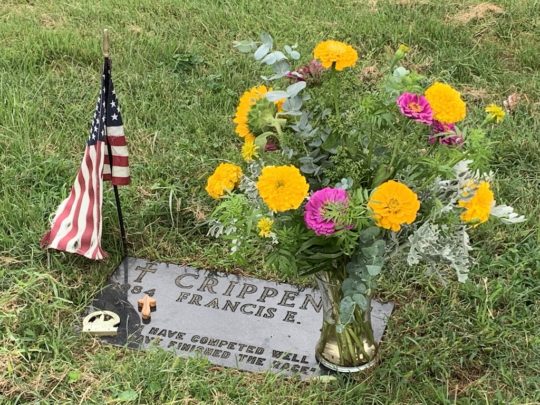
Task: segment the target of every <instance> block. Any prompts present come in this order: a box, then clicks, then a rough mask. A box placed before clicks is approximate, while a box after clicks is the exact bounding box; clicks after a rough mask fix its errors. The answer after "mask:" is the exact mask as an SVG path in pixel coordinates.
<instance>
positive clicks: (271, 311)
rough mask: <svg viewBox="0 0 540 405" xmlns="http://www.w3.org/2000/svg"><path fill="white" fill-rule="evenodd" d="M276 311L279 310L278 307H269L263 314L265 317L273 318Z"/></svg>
mask: <svg viewBox="0 0 540 405" xmlns="http://www.w3.org/2000/svg"><path fill="white" fill-rule="evenodd" d="M276 311H277V309H276V308H267V309H266V314H264V315H263V318H268V319H271V318H273V317H274V315H275V313H276Z"/></svg>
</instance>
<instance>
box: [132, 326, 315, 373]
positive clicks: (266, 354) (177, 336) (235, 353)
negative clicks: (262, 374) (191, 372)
mask: <svg viewBox="0 0 540 405" xmlns="http://www.w3.org/2000/svg"><path fill="white" fill-rule="evenodd" d="M147 333H148V334H147V335H141V336H140V337H139V339H140V342H141V343H145V344H147V345H148V344H157V345H160V346H161V347H163V348H166V349H170V350H175V351H176V352H184V353H193V354H200V355H202V356H204V357H207V358H215V359H220V360H227V359H230V360H231V361H232V362H233V363H238V364H249V365H252V366H258V367H260V368H261V369H273V370H275V371H287V372H292V373H300V374H304V375H310V374H312V373H314V372H315V371H316V368H315V367H314V366H313V364H310V362H309V361H308V356H307V355H300V354H297V353H289V352H284V351H281V350H275V349H265V348H264V347H260V346H256V345H251V344H247V343H242V342H238V341H234V340H225V339H219V338H212V337H208V336H201V335H197V334H190V333H186V332H182V331H177V330H172V329H164V328H159V327H151V328H150V329H149V330H148V332H147Z"/></svg>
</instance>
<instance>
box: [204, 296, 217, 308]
mask: <svg viewBox="0 0 540 405" xmlns="http://www.w3.org/2000/svg"><path fill="white" fill-rule="evenodd" d="M205 307H206V308H214V309H219V300H218V299H217V298H214V299H213V300H212V301H210V302H209V303H208V304H206V305H205Z"/></svg>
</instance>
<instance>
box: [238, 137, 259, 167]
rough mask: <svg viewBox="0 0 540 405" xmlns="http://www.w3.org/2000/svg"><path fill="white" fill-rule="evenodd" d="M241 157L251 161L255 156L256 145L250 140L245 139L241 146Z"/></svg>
mask: <svg viewBox="0 0 540 405" xmlns="http://www.w3.org/2000/svg"><path fill="white" fill-rule="evenodd" d="M242 157H243V158H244V160H245V161H246V162H252V161H253V158H254V157H257V145H255V142H254V141H252V140H247V139H246V141H245V142H244V146H242Z"/></svg>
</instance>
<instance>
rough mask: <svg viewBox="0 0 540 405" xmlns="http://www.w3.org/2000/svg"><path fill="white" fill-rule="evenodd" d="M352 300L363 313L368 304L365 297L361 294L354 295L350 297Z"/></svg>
mask: <svg viewBox="0 0 540 405" xmlns="http://www.w3.org/2000/svg"><path fill="white" fill-rule="evenodd" d="M352 299H353V301H354V302H355V304H356V305H358V306H359V307H360V308H361V309H362V311H365V310H367V309H368V304H369V302H368V299H367V298H366V296H365V295H363V294H354V295H353V296H352Z"/></svg>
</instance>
